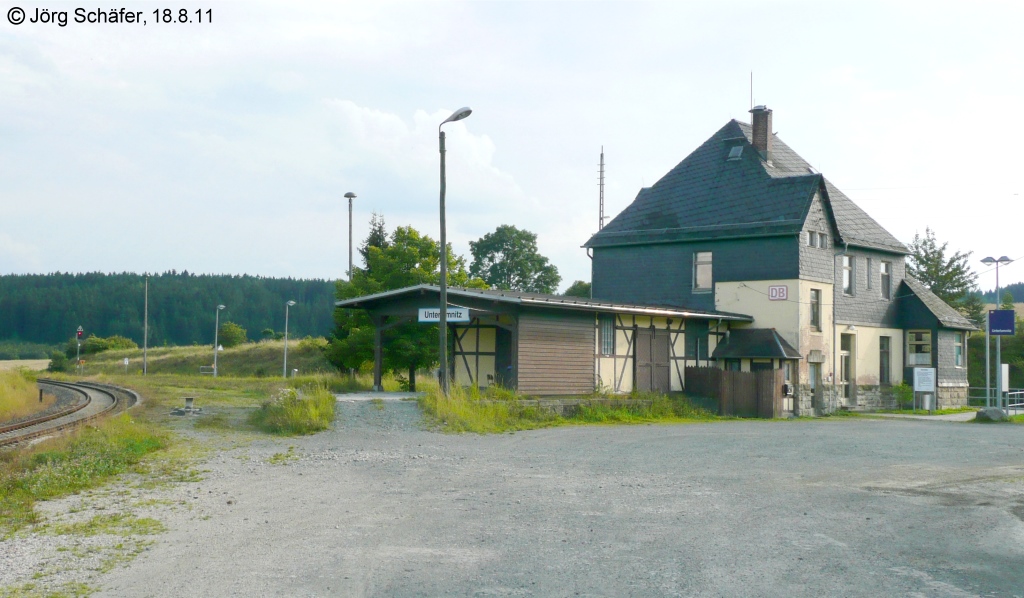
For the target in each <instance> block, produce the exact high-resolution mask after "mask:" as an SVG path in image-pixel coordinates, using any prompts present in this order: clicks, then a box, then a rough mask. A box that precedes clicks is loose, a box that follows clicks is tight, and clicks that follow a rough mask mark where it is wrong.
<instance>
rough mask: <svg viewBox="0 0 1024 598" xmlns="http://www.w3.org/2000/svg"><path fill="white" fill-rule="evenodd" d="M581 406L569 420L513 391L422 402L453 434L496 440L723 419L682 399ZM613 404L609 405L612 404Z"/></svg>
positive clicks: (588, 400)
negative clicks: (595, 427)
mask: <svg viewBox="0 0 1024 598" xmlns="http://www.w3.org/2000/svg"><path fill="white" fill-rule="evenodd" d="M574 398H576V399H578V400H579V406H578V407H577V408H575V409H572V410H570V411H571V414H569V415H564V416H563V415H559V414H557V413H555V412H554V411H552V410H550V409H548V408H546V407H543V406H538V405H535V404H532V402H528V401H527V399H525V398H524V397H522V396H520V395H518V394H516V393H515V392H514V391H510V390H507V389H502V388H498V387H493V386H492V387H489V388H487V389H486V390H484V391H483V392H481V391H479V390H477V389H476V388H474V387H471V388H469V389H466V388H463V387H460V386H456V387H453V388H452V390H451V391H450V392H449V393H448V396H444V395H443V394H442V393H441V392H440V391H439V390H438V389H437V388H436V387H435V388H431V389H430V390H428V391H427V392H426V393H425V394H424V396H423V397H422V398H420V407H421V408H422V409H423V411H424V413H425V414H426V415H427V417H428V418H429V419H431V420H432V421H433V422H434V423H435V424H437V425H438V426H439V427H441V428H443V429H444V430H446V431H449V432H476V433H478V434H493V433H500V432H507V431H512V430H530V429H536V428H545V427H550V426H561V425H579V424H615V423H651V422H693V421H713V420H717V419H720V418H719V417H718V416H716V415H714V414H713V413H711V412H710V411H707V410H705V409H703V408H701V407H698V406H695V405H693V404H692V403H691V402H690V401H689V400H688V399H687V398H686V397H683V396H675V395H674V396H666V395H662V394H655V393H637V394H634V395H630V396H628V397H609V396H603V395H594V396H590V397H574ZM609 403H610V404H609Z"/></svg>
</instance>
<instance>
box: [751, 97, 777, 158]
mask: <svg viewBox="0 0 1024 598" xmlns="http://www.w3.org/2000/svg"><path fill="white" fill-rule="evenodd" d="M750 113H751V114H753V115H754V116H753V123H752V125H753V129H754V139H753V145H754V149H756V150H757V151H758V153H760V154H761V157H762V158H764V159H765V160H767V161H769V162H771V161H772V110H771V108H768V107H767V106H754V107H753V108H751V109H750Z"/></svg>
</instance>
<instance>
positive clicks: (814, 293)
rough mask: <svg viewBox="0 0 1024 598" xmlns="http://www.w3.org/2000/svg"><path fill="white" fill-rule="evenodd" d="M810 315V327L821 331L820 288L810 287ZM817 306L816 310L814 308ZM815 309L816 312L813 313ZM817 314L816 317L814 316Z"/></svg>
mask: <svg viewBox="0 0 1024 598" xmlns="http://www.w3.org/2000/svg"><path fill="white" fill-rule="evenodd" d="M810 306H811V308H810V312H811V313H810V314H809V315H810V317H811V328H812V329H813V330H815V331H816V332H821V289H811V303H810ZM815 307H817V310H815ZM815 311H817V314H815ZM815 315H817V318H815Z"/></svg>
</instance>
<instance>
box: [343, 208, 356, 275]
mask: <svg viewBox="0 0 1024 598" xmlns="http://www.w3.org/2000/svg"><path fill="white" fill-rule="evenodd" d="M345 197H347V198H348V281H349V282H352V200H353V199H355V198H356V194H355V193H352V192H351V191H349V192H348V193H346V194H345Z"/></svg>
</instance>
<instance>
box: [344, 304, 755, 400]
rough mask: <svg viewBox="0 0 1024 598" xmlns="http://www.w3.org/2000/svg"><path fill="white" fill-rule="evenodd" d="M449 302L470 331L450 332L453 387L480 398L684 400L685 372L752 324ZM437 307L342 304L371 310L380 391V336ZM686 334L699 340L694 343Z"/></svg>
mask: <svg viewBox="0 0 1024 598" xmlns="http://www.w3.org/2000/svg"><path fill="white" fill-rule="evenodd" d="M447 294H448V303H449V307H460V308H465V309H467V310H468V312H469V321H468V322H449V329H450V334H449V339H450V340H449V347H448V350H449V355H450V359H449V366H450V368H451V372H450V375H451V376H452V380H454V381H455V382H456V383H458V384H461V385H464V386H476V387H478V388H485V387H487V386H490V385H492V384H500V385H501V386H503V387H506V388H512V389H516V390H518V391H519V392H521V393H524V394H530V395H573V394H589V393H591V392H593V391H594V389H595V388H597V387H602V388H604V389H606V390H609V391H612V392H630V391H632V390H633V389H634V388H636V389H637V390H655V391H661V392H669V391H673V390H682V389H683V387H684V384H685V380H684V375H683V372H684V368H685V366H686V365H696V364H697V363H698V362H699V360H700V358H701V357H703V358H704V359H705V361H706V359H707V356H708V353H709V351H710V350H713V349H714V344H715V342H716V339H717V336H718V334H720V333H721V332H723V331H725V330H727V329H728V326H729V325H730V324H731V323H734V322H738V323H749V322H750V321H751V318H750V316H745V315H740V314H728V313H719V312H705V311H694V310H687V309H682V308H678V307H666V306H653V305H625V304H616V303H611V302H606V301H601V300H598V299H582V298H578V297H566V296H561V295H545V294H538V293H520V292H514V291H501V290H481V289H465V288H449V289H448V290H447ZM439 303H440V288H439V287H437V286H435V285H417V286H412V287H406V288H402V289H395V290H392V291H386V292H383V293H378V294H375V295H366V296H363V297H355V298H352V299H346V300H343V301H338V302H336V303H335V306H336V307H338V308H345V309H365V310H366V311H367V312H368V313H369V315H370V319H371V320H372V321H373V324H374V326H375V328H376V335H375V347H374V385H375V387H376V388H380V384H381V374H382V372H381V364H382V356H383V351H386V350H387V347H385V346H383V341H382V338H383V335H382V332H383V331H384V330H387V329H388V328H390V327H392V326H395V325H397V324H400V323H404V322H410V321H416V320H417V316H418V313H419V310H420V309H421V308H437V307H438V305H439ZM424 325H425V326H429V325H430V324H424ZM688 325H690V328H692V330H691V335H692V336H696V337H698V338H696V339H688V338H687V336H686V335H687V330H688ZM711 330H713V331H714V332H710V331H711ZM695 341H696V342H695ZM709 343H711V345H710V346H709ZM689 347H697V348H699V349H698V350H693V349H690V350H688V348H689Z"/></svg>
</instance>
